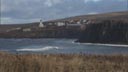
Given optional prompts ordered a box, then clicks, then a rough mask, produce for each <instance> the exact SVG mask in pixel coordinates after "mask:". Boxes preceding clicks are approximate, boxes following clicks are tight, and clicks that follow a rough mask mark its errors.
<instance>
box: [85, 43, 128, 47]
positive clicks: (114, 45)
mask: <svg viewBox="0 0 128 72" xmlns="http://www.w3.org/2000/svg"><path fill="white" fill-rule="evenodd" d="M84 44H86V45H100V46H113V47H128V45H123V44H100V43H84Z"/></svg>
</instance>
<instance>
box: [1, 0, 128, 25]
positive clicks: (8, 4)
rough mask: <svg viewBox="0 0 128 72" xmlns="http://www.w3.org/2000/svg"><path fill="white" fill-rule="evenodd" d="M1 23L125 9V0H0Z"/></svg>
mask: <svg viewBox="0 0 128 72" xmlns="http://www.w3.org/2000/svg"><path fill="white" fill-rule="evenodd" d="M0 1H1V6H0V7H1V8H0V9H1V10H0V13H1V24H12V23H29V22H37V21H39V20H40V19H43V20H52V19H58V18H65V17H70V16H76V15H85V14H97V13H104V12H115V11H126V10H127V1H126V0H0Z"/></svg>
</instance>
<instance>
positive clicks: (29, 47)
mask: <svg viewBox="0 0 128 72" xmlns="http://www.w3.org/2000/svg"><path fill="white" fill-rule="evenodd" d="M75 40H76V39H0V51H7V52H10V53H22V54H24V53H41V54H60V53H61V54H79V53H84V54H103V55H105V54H128V45H120V44H100V43H75V42H74V41H75Z"/></svg>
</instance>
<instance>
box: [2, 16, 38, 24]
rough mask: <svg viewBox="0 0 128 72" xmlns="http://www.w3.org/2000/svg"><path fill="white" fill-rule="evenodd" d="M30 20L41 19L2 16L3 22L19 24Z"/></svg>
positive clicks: (36, 20)
mask: <svg viewBox="0 0 128 72" xmlns="http://www.w3.org/2000/svg"><path fill="white" fill-rule="evenodd" d="M28 22H39V19H27V20H26V19H15V18H10V17H5V18H1V22H0V23H1V24H19V23H28Z"/></svg>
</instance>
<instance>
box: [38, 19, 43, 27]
mask: <svg viewBox="0 0 128 72" xmlns="http://www.w3.org/2000/svg"><path fill="white" fill-rule="evenodd" d="M39 27H40V28H43V27H44V24H43V23H42V20H40V24H39Z"/></svg>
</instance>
